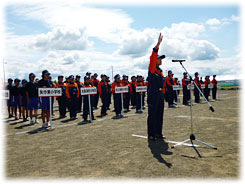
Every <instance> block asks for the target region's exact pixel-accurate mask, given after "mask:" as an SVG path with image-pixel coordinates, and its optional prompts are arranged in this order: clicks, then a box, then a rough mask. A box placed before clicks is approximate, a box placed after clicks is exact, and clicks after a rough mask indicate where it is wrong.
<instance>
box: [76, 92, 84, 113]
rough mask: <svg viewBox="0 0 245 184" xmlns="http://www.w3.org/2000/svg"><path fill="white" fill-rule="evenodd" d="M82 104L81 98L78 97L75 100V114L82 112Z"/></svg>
mask: <svg viewBox="0 0 245 184" xmlns="http://www.w3.org/2000/svg"><path fill="white" fill-rule="evenodd" d="M82 102H83V97H82V96H81V95H80V96H79V98H78V100H77V112H81V111H82Z"/></svg>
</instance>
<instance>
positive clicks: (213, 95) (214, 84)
mask: <svg viewBox="0 0 245 184" xmlns="http://www.w3.org/2000/svg"><path fill="white" fill-rule="evenodd" d="M215 78H216V75H213V80H212V84H213V89H212V97H213V99H214V100H216V93H217V84H218V82H217V80H216V79H215Z"/></svg>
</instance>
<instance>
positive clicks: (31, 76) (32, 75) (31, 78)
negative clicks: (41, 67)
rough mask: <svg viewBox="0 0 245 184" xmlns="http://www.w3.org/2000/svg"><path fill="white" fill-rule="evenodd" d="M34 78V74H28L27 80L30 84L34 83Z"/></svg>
mask: <svg viewBox="0 0 245 184" xmlns="http://www.w3.org/2000/svg"><path fill="white" fill-rule="evenodd" d="M35 77H36V75H35V74H34V73H30V74H29V80H30V81H31V82H34V79H35Z"/></svg>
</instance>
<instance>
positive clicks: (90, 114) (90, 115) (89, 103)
mask: <svg viewBox="0 0 245 184" xmlns="http://www.w3.org/2000/svg"><path fill="white" fill-rule="evenodd" d="M88 105H89V107H88V108H89V117H90V121H91V122H92V121H93V120H92V119H93V118H92V112H91V102H90V95H88Z"/></svg>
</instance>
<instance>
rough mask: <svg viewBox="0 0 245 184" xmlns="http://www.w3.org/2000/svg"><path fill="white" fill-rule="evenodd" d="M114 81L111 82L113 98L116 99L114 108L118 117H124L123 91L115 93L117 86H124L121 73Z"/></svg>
mask: <svg viewBox="0 0 245 184" xmlns="http://www.w3.org/2000/svg"><path fill="white" fill-rule="evenodd" d="M114 79H115V80H114V82H113V83H112V84H111V92H112V94H113V100H114V109H115V113H116V118H122V117H123V116H122V114H121V112H122V99H121V93H115V88H116V87H121V86H123V85H122V83H121V80H120V75H119V74H117V75H115V77H114Z"/></svg>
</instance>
